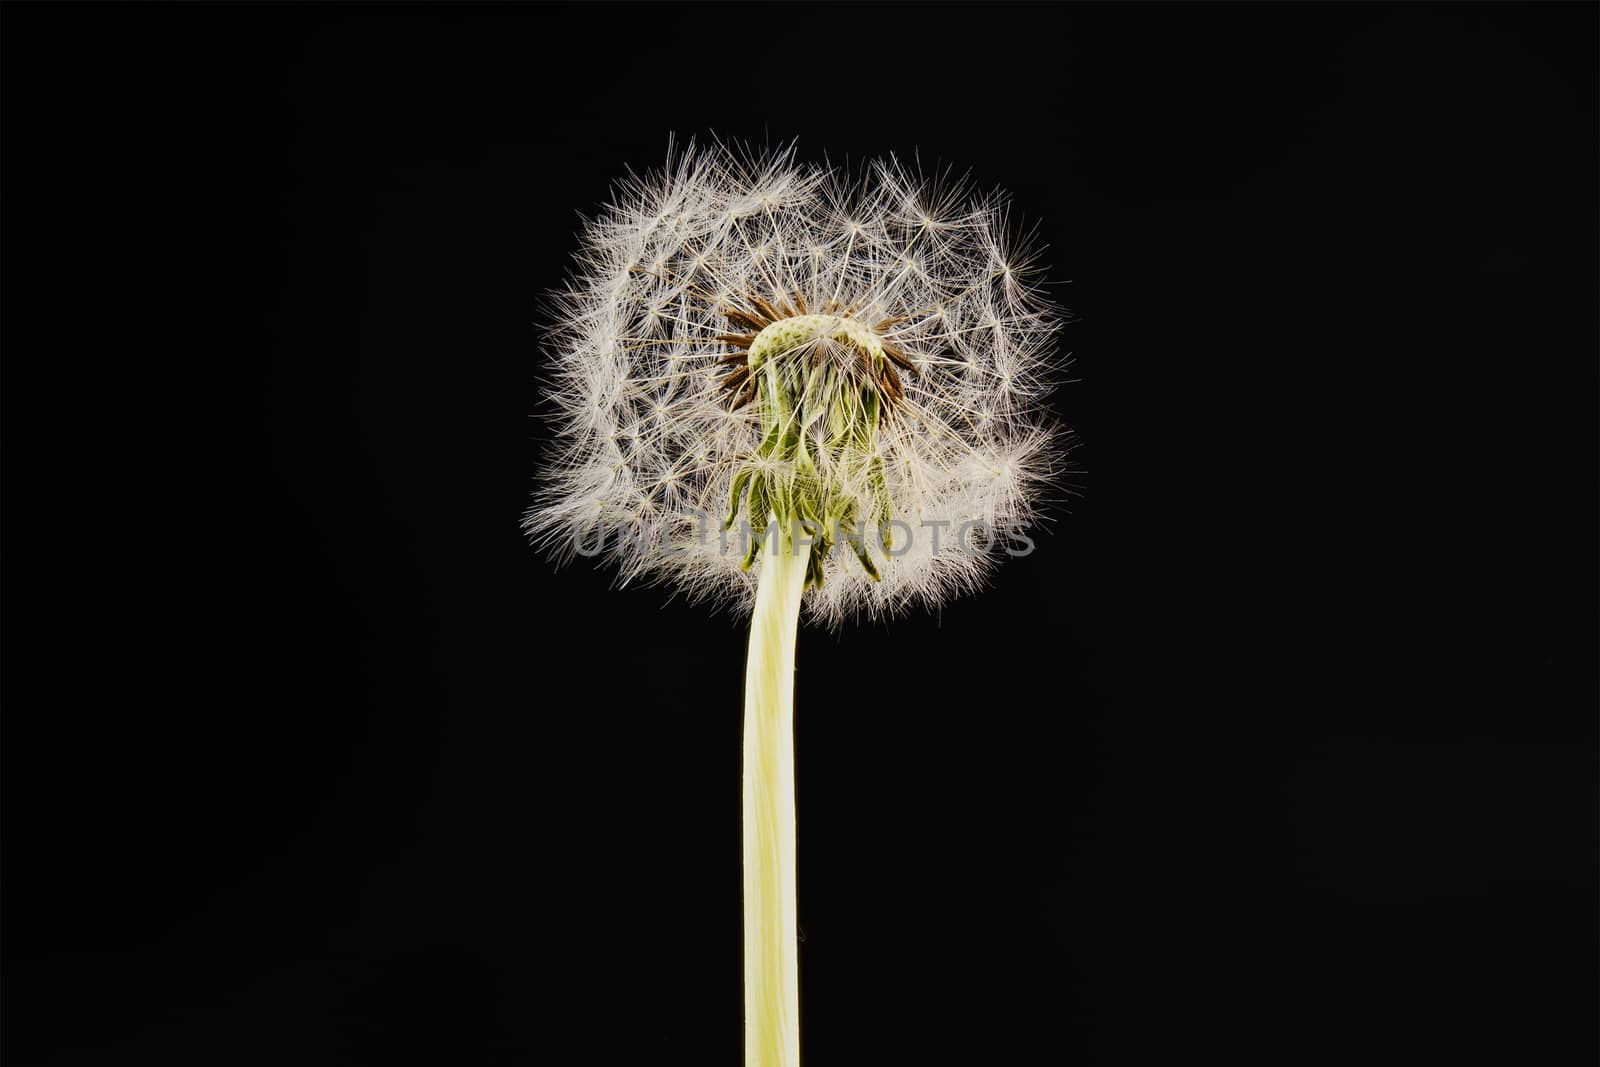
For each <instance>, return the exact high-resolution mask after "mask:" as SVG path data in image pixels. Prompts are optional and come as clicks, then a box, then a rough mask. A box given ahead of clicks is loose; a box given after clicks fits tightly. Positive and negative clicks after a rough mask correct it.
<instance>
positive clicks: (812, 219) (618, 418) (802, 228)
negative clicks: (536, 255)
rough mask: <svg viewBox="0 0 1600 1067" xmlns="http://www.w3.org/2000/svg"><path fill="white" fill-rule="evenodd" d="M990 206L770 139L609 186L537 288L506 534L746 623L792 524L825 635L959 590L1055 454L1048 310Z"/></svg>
mask: <svg viewBox="0 0 1600 1067" xmlns="http://www.w3.org/2000/svg"><path fill="white" fill-rule="evenodd" d="M1007 204H1008V201H1007V198H1006V197H1005V195H1004V194H1002V193H999V192H995V193H990V194H986V195H978V194H975V193H973V192H972V191H971V190H970V188H969V186H968V184H967V182H966V181H965V180H964V179H960V180H955V181H951V180H950V179H949V176H948V174H940V175H936V176H934V177H931V178H930V177H925V176H923V175H922V174H920V173H919V172H918V171H917V170H916V169H915V168H911V167H907V166H906V165H904V164H902V163H901V162H899V161H897V160H896V159H895V158H893V157H890V158H887V159H883V160H878V161H874V162H872V163H870V164H868V165H866V166H864V167H861V168H859V169H857V170H856V171H854V172H850V171H846V170H844V169H842V168H839V167H836V166H831V165H826V164H807V163H802V162H800V161H798V160H797V158H796V155H795V150H794V147H793V146H792V145H791V146H789V147H786V148H780V149H775V150H746V149H738V148H732V147H727V146H723V145H720V144H719V145H714V146H711V147H709V148H696V147H694V146H692V145H691V146H689V147H688V148H687V149H684V150H682V151H679V152H672V151H669V153H668V160H667V163H666V165H665V166H664V167H663V168H662V169H661V170H659V171H656V172H651V173H647V174H644V175H630V176H629V177H628V178H626V179H624V180H622V181H620V182H618V183H617V185H616V187H615V189H614V191H613V198H612V199H611V201H610V202H609V203H608V204H607V205H606V206H605V207H604V208H603V209H602V210H601V211H600V212H599V213H598V214H597V215H596V216H595V217H593V218H590V219H587V220H586V221H585V224H584V227H583V231H582V234H581V237H580V247H579V250H578V252H577V257H576V259H577V263H576V269H575V270H574V272H573V275H572V277H571V278H570V280H569V282H568V284H567V285H566V287H565V288H564V289H563V290H561V291H560V292H558V293H556V294H554V297H553V306H554V315H553V320H554V321H553V322H551V323H550V324H549V327H548V330H547V334H546V336H545V338H544V341H545V345H546V348H547V351H548V357H549V365H548V367H547V370H546V374H545V391H546V400H547V404H548V407H549V409H550V418H551V419H552V423H553V426H552V429H553V431H554V433H553V440H552V442H551V446H550V453H549V454H548V455H547V457H546V459H545V464H544V469H543V471H542V472H541V473H542V477H541V484H540V487H539V489H538V490H537V492H536V495H535V500H534V506H533V507H532V509H531V510H530V511H529V512H528V514H527V517H526V521H525V526H526V528H527V529H528V531H529V532H530V534H531V535H532V536H533V537H534V539H535V541H536V542H537V543H539V544H540V545H542V546H543V547H545V548H546V549H547V550H549V551H550V552H551V553H552V554H554V555H555V556H556V557H557V558H559V559H566V558H570V557H571V556H572V555H574V554H582V555H586V556H601V557H604V558H607V559H608V560H610V561H612V562H614V563H615V564H616V566H617V568H618V578H619V581H620V582H627V581H631V580H634V579H649V580H659V581H667V582H670V583H672V584H675V585H676V586H677V587H678V588H680V589H681V590H683V591H684V592H685V593H687V594H688V595H689V596H690V597H691V598H693V599H700V598H704V597H710V598H713V599H719V600H728V601H731V602H732V603H733V604H735V605H736V606H737V607H738V608H739V609H740V610H748V608H749V606H750V605H751V603H752V602H753V600H754V592H755V584H756V580H757V579H756V572H757V571H759V568H751V567H750V562H751V560H752V557H753V553H751V552H750V551H749V545H750V543H751V538H752V535H754V536H755V537H757V538H759V536H760V535H761V533H762V532H763V528H765V527H767V526H768V519H769V517H770V518H775V519H776V520H778V521H777V522H774V523H772V527H773V528H777V527H778V526H779V525H780V524H783V525H785V527H786V528H787V525H788V524H790V523H798V524H799V526H800V530H799V532H800V535H801V536H802V537H804V538H806V541H802V542H801V543H802V544H805V543H808V542H810V541H815V542H816V547H814V548H813V549H812V550H811V551H812V557H811V561H810V564H809V569H808V573H807V579H806V585H807V587H808V589H809V592H808V593H807V594H806V596H805V598H804V603H805V605H806V610H807V611H808V613H809V614H810V616H811V617H812V618H813V619H815V620H818V621H822V622H827V623H837V622H839V621H840V620H842V619H844V618H847V617H851V616H855V615H867V616H870V617H880V616H887V615H892V614H896V613H898V612H899V611H901V610H903V609H905V608H907V607H909V606H911V605H914V604H918V603H921V604H925V605H928V606H932V605H937V604H939V603H941V602H942V601H944V600H946V599H948V598H950V597H952V596H956V595H960V594H962V593H965V592H969V591H972V590H974V589H976V588H978V587H979V586H980V585H982V584H983V582H984V581H985V580H986V578H987V575H988V573H989V571H990V570H991V568H992V567H993V566H994V565H995V563H996V562H997V561H998V560H999V559H1001V558H1003V557H1004V555H1005V553H1006V551H1007V550H1008V549H1009V548H1011V547H1012V546H1014V545H1015V544H1017V543H1018V541H1017V540H1016V533H1015V531H1017V530H1018V528H1019V526H1021V525H1022V524H1025V523H1026V522H1027V521H1028V520H1029V519H1030V518H1032V517H1033V516H1034V515H1035V514H1036V509H1037V505H1038V501H1039V497H1040V493H1041V491H1042V490H1043V489H1045V487H1047V486H1048V485H1049V484H1051V483H1052V482H1053V481H1054V480H1055V479H1056V477H1057V475H1058V474H1059V472H1060V470H1061V459H1062V455H1063V452H1064V450H1065V444H1066V441H1067V433H1066V431H1064V430H1062V429H1060V428H1059V427H1057V426H1056V425H1055V424H1054V422H1053V420H1052V419H1051V418H1050V415H1049V412H1048V410H1047V408H1046V407H1045V399H1046V397H1047V394H1048V393H1049V391H1050V389H1051V388H1052V387H1053V384H1054V379H1055V376H1056V374H1057V372H1058V371H1059V370H1060V367H1061V364H1062V360H1061V359H1060V358H1059V357H1058V356H1057V352H1056V347H1055V335H1056V332H1057V328H1058V327H1059V325H1060V324H1061V322H1062V315H1061V313H1060V311H1059V310H1058V309H1057V308H1056V307H1055V306H1054V305H1053V304H1052V303H1051V302H1050V301H1049V300H1047V299H1046V298H1045V297H1044V295H1043V292H1042V288H1041V282H1040V278H1039V270H1040V268H1039V263H1038V250H1037V249H1036V248H1034V247H1033V246H1032V245H1031V243H1030V241H1029V240H1028V239H1027V238H1025V237H1022V236H1019V235H1018V234H1016V233H1014V232H1013V231H1012V229H1011V227H1010V221H1009V217H1008V208H1007ZM752 526H753V527H754V529H753V530H752Z"/></svg>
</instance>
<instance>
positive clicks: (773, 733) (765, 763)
mask: <svg viewBox="0 0 1600 1067" xmlns="http://www.w3.org/2000/svg"><path fill="white" fill-rule="evenodd" d="M807 557H808V552H807V550H806V549H805V548H804V547H801V548H798V549H796V548H795V547H794V545H793V541H792V540H791V539H790V538H788V537H784V538H774V539H773V543H772V545H771V547H770V548H768V549H766V550H765V551H764V552H763V554H762V561H761V580H760V583H759V585H758V586H757V591H756V605H755V613H754V615H753V616H752V617H751V620H750V649H749V653H748V658H747V659H746V662H745V683H744V1062H745V1067H798V1064H799V1063H800V976H799V966H798V962H799V961H798V945H797V939H796V933H797V931H798V928H799V924H798V920H797V915H796V909H795V817H794V649H795V636H796V632H797V631H798V629H799V624H800V597H801V594H802V591H803V589H804V585H805V578H806V560H807Z"/></svg>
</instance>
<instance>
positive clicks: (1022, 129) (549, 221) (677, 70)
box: [4, 3, 1597, 1065]
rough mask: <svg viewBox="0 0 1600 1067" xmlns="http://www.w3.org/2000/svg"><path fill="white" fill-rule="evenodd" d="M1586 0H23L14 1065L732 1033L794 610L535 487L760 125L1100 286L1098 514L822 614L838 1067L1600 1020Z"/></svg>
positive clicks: (12, 567) (502, 1046) (827, 881)
mask: <svg viewBox="0 0 1600 1067" xmlns="http://www.w3.org/2000/svg"><path fill="white" fill-rule="evenodd" d="M1596 30H1597V19H1596V9H1595V7H1594V6H1593V5H1584V4H1571V5H1560V6H1553V7H1541V6H1536V5H1518V6H1514V7H1511V6H1504V7H1502V6H1490V5H1474V6H1469V7H1447V6H1440V5H1427V6H1360V7H1350V8H1335V7H1302V6H1281V7H1267V6H1239V7H1185V8H1166V7H1153V6H1149V5H1130V6H1125V7H1078V8H1072V9H1057V8H1046V7H1001V6H998V5H990V6H986V7H981V8H955V7H942V6H924V5H904V6H897V7H886V8H864V7H862V6H859V5H858V6H850V7H823V6H816V7H804V8H771V7H761V6H753V5H739V6H725V7H715V8H687V7H670V6H659V7H653V8H649V9H635V8H624V7H613V6H604V7H600V6H597V7H589V8H583V9H563V8H543V7H539V8H532V7H484V8H450V9H439V8H424V7H408V8H393V9H391V8H377V7H365V6H363V7H354V6H352V7H342V8H340V7H301V6H294V7H287V8H271V7H252V6H233V5H227V6H204V7H202V6H192V7H190V6H185V7H150V6H130V7H117V8H107V7H86V6H81V5H51V6H44V5H22V4H15V3H14V4H8V5H6V9H5V12H4V38H5V46H4V47H5V55H4V68H5V93H4V107H5V116H4V136H5V145H4V155H5V162H6V168H5V185H4V210H5V224H4V225H5V318H4V340H5V381H4V427H5V450H4V457H5V492H6V496H5V512H6V530H5V546H4V547H5V558H6V569H5V592H6V599H7V603H6V608H7V612H6V622H7V624H8V626H7V638H8V642H7V656H6V667H7V670H6V687H7V689H6V696H7V697H8V701H7V716H6V720H7V721H6V742H7V743H6V755H7V770H6V790H7V803H6V824H7V828H6V836H7V856H6V859H7V865H6V866H7V872H6V873H7V879H6V890H7V893H6V896H7V900H6V904H7V909H6V910H7V938H6V941H7V946H6V957H7V959H6V971H7V991H6V1015H7V1022H8V1026H7V1041H8V1043H9V1052H8V1062H9V1063H14V1064H18V1065H23V1064H41V1065H42V1064H51V1065H77V1064H127V1063H134V1062H155V1063H165V1064H191V1063H192V1064H208V1065H210V1064H273V1065H281V1064H291V1063H293V1064H308V1065H320V1064H336V1063H338V1064H393V1063H401V1062H419V1063H434V1064H446V1063H448V1064H463V1065H464V1064H478V1063H483V1064H489V1063H493V1064H524V1063H602V1064H611V1063H616V1064H636V1063H674V1064H679V1063H681V1064H734V1063H737V1062H738V1057H739V1054H740V1047H741V1046H740V1042H741V1036H740V1024H739V1011H740V1001H739V976H740V971H739V952H740V942H739V936H740V935H739V808H738V781H739V778H738V775H739V764H738V758H739V721H740V707H739V699H740V694H741V670H742V668H741V664H742V658H743V635H742V631H741V629H740V627H739V624H738V622H737V620H735V619H733V618H731V617H730V616H729V615H728V613H726V612H722V613H719V614H713V613H711V612H709V611H707V610H706V609H705V608H703V607H689V606H685V605H683V604H682V603H681V602H678V601H668V599H667V594H666V592H664V591H663V590H659V589H637V588H629V589H626V590H621V591H616V590H612V589H610V588H609V582H610V575H608V574H605V573H601V572H596V571H594V570H591V569H590V568H589V567H588V566H587V565H586V564H583V565H580V566H576V567H572V568H568V569H566V570H563V571H557V570H555V569H553V568H552V567H551V566H550V565H549V564H548V563H547V561H545V560H544V559H542V558H540V557H539V556H538V555H537V554H536V553H535V552H533V551H532V550H531V549H530V548H529V547H528V546H527V545H526V543H525V541H524V539H523V535H522V533H521V532H520V530H519V528H518V523H519V519H520V516H521V513H522V511H523V509H524V507H525V506H526V503H527V497H528V493H529V492H530V490H531V488H532V477H533V473H534V470H535V467H536V464H537V460H538V456H539V454H540V449H541V436H540V435H541V433H542V432H543V431H542V430H541V429H540V425H539V423H538V422H537V421H536V420H530V419H529V417H528V416H529V414H530V412H533V411H534V410H535V404H536V399H537V398H536V385H535V376H536V375H537V373H538V372H539V369H540V356H539V350H538V347H537V345H538V339H539V329H538V323H539V316H540V314H541V310H540V307H539V303H538V299H539V294H540V293H541V292H542V291H544V290H547V289H549V288H551V287H553V286H555V285H556V284H558V283H559V281H560V279H561V277H562V274H563V272H564V270H565V269H566V264H567V261H568V258H569V256H570V254H571V252H572V251H573V249H574V247H575V240H574V232H575V228H576V214H575V213H576V212H577V211H580V210H589V209H591V208H592V207H593V206H594V205H595V204H596V203H597V202H599V201H601V200H603V199H604V198H605V196H606V195H607V189H608V183H609V182H610V180H611V179H612V178H614V177H615V176H617V175H619V174H620V173H622V171H623V169H624V168H625V167H627V166H633V167H635V168H645V167H649V166H653V165H656V164H658V163H659V162H660V160H661V159H662V158H663V156H664V154H665V151H666V146H667V137H668V134H669V133H672V132H676V133H678V134H679V135H680V136H681V137H687V136H691V135H699V136H701V137H702V138H704V137H705V135H706V134H707V133H708V132H712V131H714V132H715V133H717V134H720V135H723V136H726V137H736V138H746V139H753V140H756V141H763V140H767V139H770V140H771V141H772V142H774V143H777V142H781V141H786V140H788V139H789V138H791V137H798V138H799V143H800V151H801V154H802V155H803V156H806V157H808V158H820V157H821V156H822V154H823V153H824V152H826V153H828V154H829V155H830V156H832V157H834V158H840V157H842V156H844V155H845V154H849V155H850V157H851V158H852V159H855V158H860V157H862V156H871V155H874V154H880V153H885V152H889V151H894V152H898V153H900V154H902V155H906V156H909V155H910V154H912V153H913V152H916V153H919V154H920V157H921V159H922V160H923V161H924V162H925V163H933V162H935V161H945V162H950V163H953V164H956V165H957V167H958V169H964V168H966V167H971V168H972V171H973V176H974V178H975V179H976V180H977V181H978V182H979V184H981V185H984V186H992V185H1001V186H1004V187H1006V188H1007V189H1009V190H1011V191H1012V192H1013V193H1014V194H1015V196H1016V199H1017V203H1018V204H1019V206H1020V207H1021V208H1022V209H1023V210H1024V211H1025V212H1026V213H1027V214H1028V216H1029V217H1030V219H1039V220H1040V221H1041V227H1042V229H1041V233H1042V235H1043V238H1044V239H1045V240H1046V241H1048V242H1049V244H1050V246H1051V248H1050V252H1049V262H1050V263H1051V276H1052V277H1054V278H1055V279H1057V280H1059V281H1063V282H1066V281H1070V282H1071V284H1070V286H1067V287H1065V288H1063V289H1062V290H1061V291H1060V294H1059V295H1060V298H1061V299H1062V300H1064V301H1065V302H1066V303H1068V304H1069V305H1071V306H1072V307H1073V309H1074V310H1075V312H1076V313H1077V316H1078V321H1077V322H1076V323H1075V324H1074V325H1072V326H1070V327H1068V329H1067V330H1066V332H1065V334H1064V343H1065V345H1066V347H1067V348H1069V349H1070V350H1071V351H1072V352H1073V354H1074V365H1073V376H1074V377H1075V378H1077V379H1079V380H1076V381H1074V382H1072V383H1070V384H1068V385H1066V386H1065V387H1064V388H1063V389H1062V390H1061V391H1060V393H1059V396H1058V399H1057V407H1058V410H1059V412H1060V414H1061V417H1062V418H1063V419H1064V420H1065V421H1066V422H1067V423H1068V424H1069V425H1071V426H1072V427H1073V428H1074V429H1075V430H1076V431H1077V432H1078V434H1079V438H1078V447H1077V448H1076V450H1075V451H1074V453H1073V459H1074V462H1075V465H1076V468H1077V470H1076V473H1075V474H1074V476H1073V478H1072V482H1071V486H1070V488H1071V490H1072V491H1073V493H1074V494H1075V495H1072V496H1065V497H1063V500H1062V502H1061V503H1060V505H1059V506H1057V507H1056V508H1055V509H1054V512H1053V514H1054V521H1053V523H1052V525H1051V528H1050V529H1049V530H1048V531H1046V532H1044V533H1042V534H1041V535H1040V537H1039V542H1040V547H1039V550H1038V551H1037V552H1036V553H1035V554H1034V555H1032V556H1030V557H1027V558H1024V559H1018V560H1013V561H1009V562H1007V563H1006V564H1005V565H1004V566H1003V567H1002V569H1001V570H1000V571H999V572H998V575H997V578H996V581H995V585H994V588H993V589H992V590H991V591H989V592H987V593H985V594H984V595H982V596H979V597H974V598H969V599H966V600H961V601H957V602H954V603H951V604H949V605H947V606H946V607H945V608H944V610H943V611H942V612H941V613H940V614H939V615H938V616H919V617H912V618H907V619H904V620H900V621H896V622H894V623H892V624H890V625H875V626H865V625H863V626H855V627H850V628H847V629H845V630H844V631H843V632H841V633H838V634H832V633H827V632H822V631H807V632H806V633H805V634H804V635H803V636H802V641H801V648H800V657H801V667H800V674H799V682H798V706H799V709H800V710H799V720H798V726H797V730H798V741H797V746H798V760H799V776H800V819H801V826H800V848H801V864H802V868H801V873H800V892H801V908H802V914H801V922H802V927H803V929H804V935H805V944H804V949H803V952H804V961H803V999H804V1010H805V1020H806V1021H805V1038H804V1040H805V1047H806V1051H807V1055H808V1059H809V1061H810V1062H813V1063H817V1064H837V1063H925V1062H949V1063H997V1064H1009V1063H1063V1064H1066V1063H1072V1064H1143V1063H1162V1062H1166V1063H1208V1062H1227V1063H1263V1064H1278V1065H1281V1064H1384V1063H1395V1064H1417V1063H1444V1062H1451V1061H1452V1060H1457V1061H1459V1060H1463V1059H1487V1060H1491V1061H1493V1062H1498V1063H1508V1062H1519V1063H1537V1064H1558V1063H1585V1064H1587V1063H1592V1062H1593V1061H1594V1056H1595V1036H1594V1031H1595V1027H1594V1025H1593V1021H1592V1017H1593V1003H1594V980H1595V956H1596V923H1595V907H1594V891H1595V829H1596V826H1595V815H1594V807H1595V805H1594V800H1595V788H1594V786H1595V773H1594V769H1595V760H1594V756H1595V748H1594V741H1595V718H1594V712H1595V706H1596V669H1595V650H1596V610H1595V592H1596V566H1595V560H1596V553H1595V546H1596V536H1595V535H1596V484H1597V479H1596V473H1597V472H1596V460H1595V456H1596V448H1595V446H1596V418H1595V412H1596V405H1595V401H1596V359H1595V356H1596V340H1597V338H1596V299H1595V295H1596V234H1597V225H1596V210H1595V194H1596V134H1595V131H1596V127H1597V122H1596V118H1597V116H1596V105H1595V98H1596V44H1595V42H1596Z"/></svg>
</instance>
